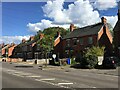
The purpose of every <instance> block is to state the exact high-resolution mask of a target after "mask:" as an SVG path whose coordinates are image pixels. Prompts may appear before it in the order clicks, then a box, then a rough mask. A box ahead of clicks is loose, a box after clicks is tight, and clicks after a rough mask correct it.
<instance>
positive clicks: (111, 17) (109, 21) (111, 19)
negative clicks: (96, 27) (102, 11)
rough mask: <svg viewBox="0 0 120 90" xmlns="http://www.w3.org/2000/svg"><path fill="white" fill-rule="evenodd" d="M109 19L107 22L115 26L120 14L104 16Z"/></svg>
mask: <svg viewBox="0 0 120 90" xmlns="http://www.w3.org/2000/svg"><path fill="white" fill-rule="evenodd" d="M104 17H105V18H106V19H107V22H108V23H110V24H111V25H112V27H113V28H114V26H115V24H116V22H117V20H118V16H104Z"/></svg>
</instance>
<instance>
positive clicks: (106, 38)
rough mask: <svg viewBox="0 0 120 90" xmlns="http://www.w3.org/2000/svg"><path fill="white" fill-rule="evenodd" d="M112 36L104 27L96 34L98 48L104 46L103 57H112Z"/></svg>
mask: <svg viewBox="0 0 120 90" xmlns="http://www.w3.org/2000/svg"><path fill="white" fill-rule="evenodd" d="M112 39H113V37H112V35H111V33H110V31H109V29H108V27H107V26H106V25H105V26H103V27H102V28H101V30H100V31H99V33H98V44H99V46H105V50H106V51H105V52H106V53H105V54H106V55H105V56H109V55H112V52H113V48H112Z"/></svg>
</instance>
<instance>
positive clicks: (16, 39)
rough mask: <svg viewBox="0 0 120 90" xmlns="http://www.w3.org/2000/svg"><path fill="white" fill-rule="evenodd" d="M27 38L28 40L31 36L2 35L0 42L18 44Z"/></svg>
mask: <svg viewBox="0 0 120 90" xmlns="http://www.w3.org/2000/svg"><path fill="white" fill-rule="evenodd" d="M23 38H24V39H26V40H28V39H29V38H30V36H29V35H27V36H2V37H1V38H0V43H3V42H4V43H5V44H7V43H9V44H10V43H13V42H14V43H16V44H19V43H20V42H21V41H22V39H23Z"/></svg>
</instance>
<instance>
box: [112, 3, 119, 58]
mask: <svg viewBox="0 0 120 90" xmlns="http://www.w3.org/2000/svg"><path fill="white" fill-rule="evenodd" d="M113 31H114V39H113V43H114V49H115V55H116V56H117V57H119V58H120V40H119V39H120V2H119V9H118V21H117V23H116V25H115V27H114V29H113Z"/></svg>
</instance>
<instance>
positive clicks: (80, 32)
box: [63, 23, 103, 39]
mask: <svg viewBox="0 0 120 90" xmlns="http://www.w3.org/2000/svg"><path fill="white" fill-rule="evenodd" d="M102 26H103V24H102V23H97V24H94V25H90V26H86V27H83V28H78V29H75V30H73V31H72V32H70V33H69V34H67V35H66V36H65V37H63V39H68V38H74V37H82V36H86V35H93V34H98V32H99V31H100V29H101V28H102Z"/></svg>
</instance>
